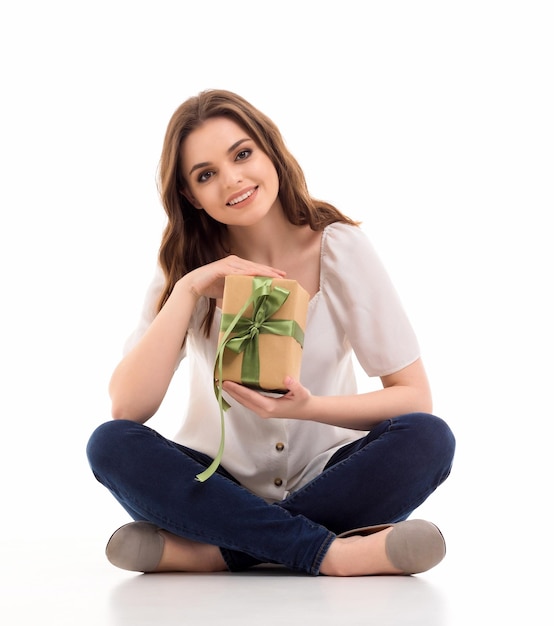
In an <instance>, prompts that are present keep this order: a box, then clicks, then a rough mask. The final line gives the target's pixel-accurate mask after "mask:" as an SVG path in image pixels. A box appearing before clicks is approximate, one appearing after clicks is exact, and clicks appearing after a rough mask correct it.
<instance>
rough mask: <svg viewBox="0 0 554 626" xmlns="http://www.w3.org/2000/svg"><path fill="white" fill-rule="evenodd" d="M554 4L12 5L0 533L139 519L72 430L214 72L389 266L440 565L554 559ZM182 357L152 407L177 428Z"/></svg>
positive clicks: (143, 277)
mask: <svg viewBox="0 0 554 626" xmlns="http://www.w3.org/2000/svg"><path fill="white" fill-rule="evenodd" d="M550 6H551V3H549V2H539V1H533V0H528V1H526V2H523V1H521V2H515V1H510V0H506V1H504V2H494V1H490V0H480V1H473V0H469V1H465V2H447V1H435V2H433V1H421V2H413V1H405V2H401V1H395V0H391V1H387V2H384V1H383V2H357V1H354V0H342V1H341V2H336V1H333V2H330V1H328V0H318V1H315V0H314V1H312V2H308V1H302V0H281V1H280V2H279V3H273V2H272V3H264V2H261V1H250V0H241V1H240V2H227V1H221V0H212V1H210V2H200V1H198V2H188V1H187V2H185V1H184V0H183V1H181V2H178V1H169V0H156V1H155V2H154V1H151V2H147V1H144V2H130V1H129V2H123V1H118V0H112V1H111V2H106V1H102V0H97V1H96V2H69V1H68V2H62V1H59V0H58V1H56V0H52V1H50V2H39V1H28V2H25V1H22V2H18V3H6V4H3V5H2V8H1V9H0V58H1V78H0V81H1V87H2V90H1V91H2V94H3V95H2V96H1V97H0V107H1V116H0V159H1V163H0V166H1V170H0V176H1V183H0V209H1V210H0V254H1V271H2V294H3V295H2V305H1V309H0V310H1V315H2V318H1V324H0V359H1V368H2V371H1V378H0V385H1V408H2V431H1V432H2V436H1V439H0V442H1V443H0V446H1V449H0V471H1V476H2V516H1V524H2V527H1V530H2V534H3V536H4V537H10V538H13V540H14V541H18V537H29V536H31V537H33V538H35V539H36V538H37V537H39V538H40V537H42V536H44V537H50V538H55V537H59V536H62V535H63V536H67V535H70V536H71V535H73V536H75V537H76V538H79V537H86V536H88V537H95V538H96V537H100V538H101V539H102V540H104V539H107V537H108V535H109V533H110V532H111V531H112V530H113V529H115V527H116V526H118V525H119V524H120V523H123V522H125V521H126V520H127V518H126V516H125V514H124V513H123V511H122V510H121V509H120V508H119V507H118V505H117V504H116V503H115V502H112V501H111V497H110V496H109V494H108V492H107V491H105V490H104V488H103V487H101V486H100V485H99V484H97V483H96V482H95V480H94V478H93V477H92V474H91V473H90V470H89V468H88V465H87V462H86V457H85V445H86V441H87V439H88V436H89V435H90V433H91V432H92V430H93V429H94V428H95V426H96V425H98V424H99V423H101V422H102V421H105V420H107V419H109V402H108V396H107V391H106V389H107V382H108V379H109V376H110V374H111V371H112V369H113V367H114V366H115V364H116V363H117V361H118V359H119V358H120V353H121V347H122V344H123V342H124V340H125V338H126V336H127V335H128V333H130V332H131V330H132V329H133V326H134V324H135V322H136V321H137V317H138V314H139V310H140V307H141V304H142V298H143V295H144V290H145V288H146V286H147V284H148V282H149V280H150V277H151V274H152V271H153V268H154V263H155V258H156V253H157V248H158V245H159V241H160V236H161V231H162V229H163V226H164V213H163V210H162V208H161V205H160V202H159V199H158V195H157V189H156V170H157V164H158V158H159V155H160V151H161V145H162V140H163V135H164V132H165V128H166V125H167V122H168V120H169V117H170V116H171V114H172V113H173V111H174V110H175V108H176V107H177V106H178V105H179V104H180V103H181V102H182V101H183V100H185V99H186V98H188V97H189V96H191V95H194V94H196V93H197V92H199V91H201V90H203V89H205V88H210V87H218V88H225V89H230V90H233V91H236V92H238V93H240V94H241V95H243V96H245V97H246V98H247V99H249V100H250V101H251V102H252V103H253V104H254V105H256V106H257V107H258V108H260V109H261V110H262V111H264V112H266V113H267V114H268V115H269V116H270V117H272V118H273V120H274V121H275V122H276V123H277V124H278V126H279V127H280V129H281V131H282V133H283V135H284V137H285V140H286V142H287V144H288V145H289V147H290V148H291V150H292V152H293V153H294V154H295V156H296V157H297V158H298V160H299V162H300V164H301V165H302V166H303V168H304V171H305V174H306V177H307V180H308V183H309V187H310V190H311V192H312V195H315V196H317V197H321V198H323V199H326V200H328V201H330V202H332V203H334V204H335V205H336V206H338V208H339V209H341V210H342V211H343V212H344V213H346V214H348V215H350V216H352V217H354V218H356V219H360V220H363V228H364V230H365V231H366V232H367V233H368V235H369V236H370V238H371V240H372V242H373V243H374V245H375V247H376V248H377V250H378V252H379V253H380V255H381V257H382V258H383V260H384V262H385V264H386V266H387V267H388V269H389V272H390V274H391V276H392V278H393V280H394V282H395V284H396V286H397V288H398V291H399V292H400V294H401V296H402V299H403V301H404V303H405V306H406V309H407V310H408V313H409V315H410V317H411V319H412V322H413V324H414V326H415V329H416V331H417V334H418V336H419V339H420V343H421V345H422V349H423V356H424V361H425V363H426V366H427V369H428V373H429V376H430V378H431V382H432V385H433V389H434V397H435V412H436V413H437V414H439V415H441V416H442V417H444V418H445V419H447V420H448V421H449V423H450V424H451V426H452V428H453V429H454V431H455V433H456V435H457V439H458V452H457V457H456V461H455V465H454V470H453V473H452V476H451V478H450V479H449V481H447V483H445V485H444V486H443V487H441V488H440V489H439V491H438V492H437V493H436V494H435V495H434V496H432V498H431V499H430V500H429V501H428V502H427V503H426V504H424V505H423V507H422V508H421V511H420V512H419V513H420V514H421V515H422V516H426V517H429V518H430V519H433V520H434V521H436V522H437V523H439V524H440V525H441V527H442V528H443V529H444V530H445V533H447V534H448V536H449V537H450V538H451V539H450V552H451V555H450V563H451V565H450V566H451V567H457V566H460V564H463V565H464V567H466V568H468V569H467V570H466V571H467V572H468V575H470V570H471V567H475V568H477V569H478V568H480V567H482V565H481V563H480V559H481V558H482V556H483V555H484V554H486V555H487V558H489V559H491V555H492V557H493V560H494V568H498V569H499V570H504V571H506V570H507V569H509V571H512V572H514V573H515V574H516V575H517V574H521V573H523V572H530V571H534V570H535V567H538V566H539V565H540V563H541V562H542V561H543V560H546V563H550V562H551V561H552V553H551V552H550V556H549V557H548V556H547V555H546V554H545V552H546V551H551V550H552V545H551V543H548V541H550V540H549V539H548V538H547V537H543V535H542V534H541V533H542V530H541V529H542V527H543V524H544V523H545V521H546V519H547V515H548V512H547V507H546V505H547V503H548V501H549V500H550V499H551V495H550V494H551V490H552V487H551V484H550V483H551V477H552V463H551V456H550V449H551V445H550V440H549V432H550V424H551V421H552V417H553V410H552V388H553V385H552V380H553V375H554V371H553V369H554V368H553V367H552V360H551V354H552V348H553V333H552V319H553V313H554V311H553V305H552V269H553V260H554V259H553V255H552V241H551V240H552V231H553V229H552V226H551V215H552V212H553V209H554V193H553V173H554V155H553V150H554V148H553V146H554V123H553V119H554V116H553V113H552V111H554V89H553V69H554V68H553V58H554V57H553V55H554V46H553V37H552V32H553V27H554V22H553V19H552V15H551V12H550ZM184 370H186V366H185V367H184V368H183V371H180V372H179V373H178V375H177V378H176V380H175V383H176V384H175V385H174V386H173V387H172V389H171V390H170V394H169V396H168V398H167V400H166V402H165V403H164V406H163V407H162V409H161V411H160V414H159V415H158V416H156V417H155V418H153V419H152V420H151V422H150V424H151V425H152V426H153V427H156V428H158V429H159V430H160V431H161V432H163V433H164V434H166V435H168V436H171V435H172V434H173V433H174V432H175V430H176V429H177V425H178V423H179V420H180V418H181V415H182V413H183V407H184V403H185V402H186V396H187V391H186V384H185V383H186V376H185V375H186V371H184ZM545 541H546V543H545Z"/></svg>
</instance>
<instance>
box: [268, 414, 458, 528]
mask: <svg viewBox="0 0 554 626" xmlns="http://www.w3.org/2000/svg"><path fill="white" fill-rule="evenodd" d="M454 450H455V439H454V436H453V434H452V432H451V430H450V428H449V427H448V425H447V424H446V423H445V422H444V421H443V420H442V419H440V418H438V417H435V416H433V415H428V414H426V413H411V414H408V415H402V416H400V417H396V418H394V419H391V420H387V421H385V422H383V423H381V424H379V425H378V426H376V427H375V428H374V429H373V430H372V431H371V432H370V433H369V434H368V435H367V436H366V437H363V438H362V439H359V440H358V441H355V442H353V443H350V444H347V445H346V446H344V447H343V448H341V449H340V450H339V451H338V452H337V453H336V454H335V455H334V456H333V457H332V458H331V459H330V461H329V463H328V464H327V466H326V468H325V469H324V471H323V472H322V473H321V474H320V475H319V476H318V477H316V478H315V479H314V480H312V481H311V482H310V483H308V484H307V485H306V486H304V487H303V488H301V489H299V490H298V491H296V492H294V493H293V494H291V495H290V496H289V497H288V498H286V499H285V500H283V502H280V503H279V506H280V507H282V508H283V509H285V510H287V511H288V512H289V513H291V514H293V515H305V516H306V517H307V518H308V519H310V520H312V521H313V522H316V523H318V524H321V525H323V526H325V527H326V528H328V529H329V530H331V531H333V532H334V533H337V534H339V533H341V532H344V531H346V530H351V529H353V528H358V527H360V526H371V525H374V524H387V523H393V522H398V521H401V520H404V519H406V518H407V517H408V516H409V515H410V513H412V511H413V510H414V509H416V508H417V507H418V506H419V505H420V504H421V503H422V502H424V501H425V500H426V499H427V498H428V497H429V495H431V493H432V492H433V491H435V489H436V488H437V487H438V486H439V485H440V484H441V483H442V482H443V481H444V480H445V479H446V478H447V477H448V475H449V473H450V469H451V467H452V460H453V457H454Z"/></svg>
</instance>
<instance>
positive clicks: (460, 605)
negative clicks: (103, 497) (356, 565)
mask: <svg viewBox="0 0 554 626" xmlns="http://www.w3.org/2000/svg"><path fill="white" fill-rule="evenodd" d="M104 539H105V538H104V537H94V538H88V539H86V540H83V539H81V540H77V539H75V540H69V541H68V542H66V544H65V545H62V541H61V540H59V539H56V538H53V537H52V538H51V539H43V540H41V541H35V542H25V541H23V540H21V539H17V540H12V541H9V540H5V541H3V542H2V543H0V549H1V562H2V574H1V575H0V583H1V586H0V599H1V603H0V607H1V608H0V623H2V624H4V625H6V626H8V625H9V626H16V625H19V624H24V625H31V624H32V625H36V626H40V625H41V624H48V625H56V626H62V625H66V624H67V625H71V626H89V625H91V626H92V625H94V626H104V625H105V626H124V625H125V626H127V625H129V626H131V625H132V626H139V625H141V624H145V625H156V626H157V625H164V626H165V625H167V626H171V625H177V624H179V625H182V624H199V625H202V626H209V625H211V624H218V625H219V624H222V623H224V624H227V625H230V626H231V625H233V624H237V625H240V626H248V625H250V624H252V625H253V624H256V625H258V624H264V625H267V626H271V625H273V624H279V625H281V626H282V625H283V624H290V625H291V626H295V625H296V624H299V623H308V624H317V625H327V624H329V625H331V624H332V625H333V626H337V625H343V624H376V625H378V626H388V625H391V626H393V625H394V626H399V625H404V624H409V625H413V626H420V625H421V626H453V625H456V626H458V625H460V626H461V625H463V626H474V625H481V624H483V625H487V626H489V625H490V624H501V623H504V622H507V621H508V620H509V621H510V623H514V624H522V623H528V624H529V625H532V626H540V625H543V624H544V625H550V626H552V624H554V612H553V610H552V607H551V605H550V603H549V597H548V596H547V595H546V593H547V592H549V591H550V590H549V588H547V586H548V584H549V582H548V577H551V574H550V572H549V571H547V572H545V573H542V572H541V571H540V566H541V564H540V558H539V559H538V561H537V563H538V566H539V567H538V568H537V570H536V571H529V570H528V569H527V570H526V569H523V568H521V567H520V566H519V565H517V564H516V561H515V560H514V561H513V567H512V568H510V567H509V563H510V560H511V558H512V557H510V556H509V555H508V558H507V559H506V560H505V561H504V562H496V563H495V559H496V558H497V557H495V556H494V555H495V553H494V551H493V552H491V553H489V555H487V554H486V553H485V552H483V549H482V547H483V546H481V547H479V549H478V550H476V551H475V552H474V551H473V550H472V546H471V541H470V542H468V544H467V545H466V546H464V545H463V544H459V545H458V546H455V545H454V546H451V549H450V550H449V554H448V555H447V558H446V559H445V561H443V563H441V564H440V565H439V566H437V567H436V568H435V569H434V570H432V571H430V572H427V573H425V574H420V575H419V576H412V577H368V578H348V579H344V578H343V579H339V578H326V577H307V576H302V575H298V574H292V573H289V572H287V571H285V570H281V569H258V570H252V571H250V572H247V573H242V574H228V573H221V574H203V575H196V574H150V575H144V574H134V573H131V572H125V571H121V570H118V569H116V568H114V567H112V566H111V565H110V564H109V563H108V562H107V561H106V560H105V558H104V555H103V549H104ZM515 545H517V546H518V547H517V552H514V557H513V558H514V559H516V558H520V557H521V551H522V550H523V549H525V546H524V545H523V546H522V544H521V542H519V541H518V542H517V543H515V544H514V546H515ZM514 546H512V549H513V548H514ZM506 565H508V567H506Z"/></svg>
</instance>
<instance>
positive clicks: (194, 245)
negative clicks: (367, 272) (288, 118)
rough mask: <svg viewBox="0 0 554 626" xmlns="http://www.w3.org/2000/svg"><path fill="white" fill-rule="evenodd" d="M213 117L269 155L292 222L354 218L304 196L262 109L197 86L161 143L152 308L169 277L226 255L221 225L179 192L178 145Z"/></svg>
mask: <svg viewBox="0 0 554 626" xmlns="http://www.w3.org/2000/svg"><path fill="white" fill-rule="evenodd" d="M214 117H225V118H228V119H230V120H232V121H233V122H235V123H236V124H238V125H239V126H240V127H241V128H242V129H243V130H244V131H245V133H246V134H247V135H249V136H250V137H251V138H252V139H253V141H254V142H255V143H256V144H257V145H258V147H259V148H260V149H261V150H263V151H264V152H265V153H266V155H267V156H268V157H269V158H270V159H271V161H272V163H273V165H274V166H275V168H276V170H277V174H278V177H279V199H280V201H281V204H282V207H283V210H284V212H285V215H286V217H287V219H288V220H289V221H290V222H291V223H292V224H296V225H299V226H300V225H305V224H309V226H310V228H311V229H312V230H314V231H317V230H323V229H324V228H325V227H326V226H327V225H329V224H331V223H333V222H345V223H348V224H353V225H357V224H358V222H355V221H354V220H352V219H350V218H349V217H347V216H345V215H343V214H342V213H341V212H340V211H339V210H338V209H336V208H335V207H334V206H333V205H331V204H329V203H327V202H323V201H321V200H316V199H315V198H312V197H311V196H310V194H309V193H308V188H307V185H306V180H305V177H304V173H303V171H302V169H301V167H300V165H299V164H298V162H297V161H296V159H295V158H294V157H293V156H292V154H291V153H290V152H289V150H288V149H287V147H286V146H285V142H284V140H283V138H282V136H281V133H280V132H279V129H278V128H277V126H276V125H275V124H274V123H273V122H272V121H271V120H270V119H269V118H268V117H267V116H266V115H264V114H263V113H262V112H261V111H259V110H258V109H256V108H255V107H254V106H252V105H251V104H250V103H249V102H247V101H246V100H245V99H244V98H242V97H241V96H239V95H237V94H235V93H232V92H230V91H226V90H222V89H208V90H206V91H202V92H201V93H200V94H198V95H197V96H193V97H192V98H189V99H188V100H186V101H185V102H183V104H181V106H179V108H178V109H177V110H176V111H175V113H174V114H173V115H172V117H171V119H170V121H169V124H168V127H167V131H166V134H165V139H164V143H163V148H162V155H161V159H160V164H159V172H158V187H159V193H160V196H161V201H162V204H163V207H164V210H165V212H166V213H167V218H168V221H167V225H166V227H165V230H164V233H163V237H162V242H161V245H160V251H159V262H160V265H161V267H162V269H163V272H164V274H165V280H166V282H165V287H164V289H163V291H162V294H161V296H160V300H159V302H158V310H160V309H161V308H162V307H163V305H164V304H165V302H166V300H167V298H168V297H169V295H170V293H171V291H172V290H173V287H174V286H175V283H176V282H177V281H178V280H179V279H180V278H181V277H182V276H184V275H185V274H186V273H187V272H190V271H191V270H194V269H196V268H197V267H200V266H202V265H205V264H207V263H211V262H212V261H216V260H218V259H221V258H223V257H224V256H226V255H227V253H226V251H225V247H224V244H223V242H224V235H225V231H226V228H227V226H226V225H225V224H221V223H220V222H217V221H216V220H214V219H212V218H211V217H210V216H209V215H208V214H207V213H206V212H205V211H202V210H198V209H197V208H195V207H194V206H193V205H192V204H191V203H190V202H189V201H188V200H187V198H186V197H185V195H184V194H183V190H184V189H185V188H186V182H185V179H184V177H183V174H182V163H181V146H182V145H183V142H184V141H185V140H186V138H187V137H188V135H189V134H190V133H191V132H192V131H193V130H195V129H197V128H198V127H199V126H201V125H202V124H203V123H204V122H205V121H206V120H208V119H210V118H214ZM214 310H215V300H210V305H209V309H208V312H207V314H206V317H205V318H204V321H203V326H204V331H205V333H206V334H209V329H210V325H211V322H212V319H213V315H214Z"/></svg>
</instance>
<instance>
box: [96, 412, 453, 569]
mask: <svg viewBox="0 0 554 626" xmlns="http://www.w3.org/2000/svg"><path fill="white" fill-rule="evenodd" d="M454 448H455V440H454V436H453V435H452V432H451V431H450V429H449V427H448V426H447V424H446V423H445V422H444V421H443V420H442V419H440V418H438V417H435V416H433V415H428V414H425V413H412V414H409V415H403V416H400V417H397V418H394V419H392V420H386V421H385V422H383V423H381V424H379V425H378V426H376V427H375V428H374V429H373V430H372V431H371V432H370V433H369V434H368V435H367V436H365V437H363V438H361V439H359V440H357V441H355V442H353V443H350V444H347V445H346V446H344V447H342V448H341V449H340V450H339V451H338V452H336V453H335V454H334V456H333V457H332V458H331V459H330V460H329V462H328V463H327V465H326V467H325V468H324V470H323V471H322V473H321V474H320V475H319V476H317V477H316V478H315V479H313V480H312V481H311V482H310V483H308V484H307V485H305V486H304V487H302V488H301V489H299V490H298V491H295V492H294V493H292V494H290V495H289V496H288V497H287V498H286V499H285V500H283V501H281V502H277V503H275V504H268V503H267V502H266V501H265V500H263V499H262V498H260V497H258V496H256V495H254V494H252V493H251V492H250V491H248V490H247V489H246V488H244V487H242V486H241V485H240V484H239V483H238V481H237V480H236V479H235V478H234V477H233V476H231V475H230V474H229V473H228V472H227V471H226V470H225V469H224V468H223V467H221V466H220V467H219V468H218V470H217V472H216V473H215V474H214V475H213V476H212V477H211V478H210V479H209V480H207V481H206V482H204V483H200V482H198V481H197V480H195V476H196V474H198V473H199V472H200V471H202V470H203V469H204V468H205V467H207V466H208V465H209V464H210V463H211V460H212V459H211V458H210V457H208V456H207V455H205V454H202V453H199V452H196V451H195V450H191V449H190V448H187V447H185V446H182V445H180V444H177V443H175V442H172V441H170V440H168V439H166V438H165V437H162V436H161V435H160V434H159V433H157V432H155V431H154V430H152V429H151V428H149V427H148V426H145V425H142V424H137V423H135V422H131V421H127V420H113V421H110V422H106V423H105V424H102V425H101V426H99V427H98V428H97V429H96V430H95V431H94V433H93V434H92V436H91V438H90V440H89V442H88V446H87V455H88V459H89V463H90V466H91V468H92V471H93V473H94V475H95V477H96V478H97V479H98V480H99V481H100V482H101V483H102V484H103V485H104V486H106V487H107V488H108V489H109V490H110V491H111V493H112V494H113V495H114V497H115V498H116V499H117V500H118V501H119V503H120V504H121V505H122V506H123V508H124V509H125V510H126V511H127V512H128V513H129V514H130V516H131V517H132V518H133V519H135V520H147V521H150V522H153V523H154V524H156V525H158V526H159V527H161V528H164V529H165V530H168V531H169V532H171V533H174V534H175V535H180V536H182V537H187V538H189V539H192V540H195V541H200V542H203V543H209V544H213V545H216V546H219V548H220V550H221V553H222V555H223V558H224V560H225V562H226V564H227V567H228V568H229V570H231V571H240V570H243V569H246V568H248V567H251V566H253V565H256V564H259V563H278V564H281V565H284V566H285V567H287V568H289V569H291V570H294V571H299V572H305V573H308V574H312V575H317V574H318V573H319V568H320V565H321V562H322V560H323V558H324V556H325V554H326V552H327V550H328V548H329V546H330V544H331V543H332V541H333V540H334V539H335V536H336V534H338V533H341V532H343V531H346V530H350V529H352V528H357V527H359V526H368V525H373V524H381V523H391V522H398V521H401V520H404V519H406V518H407V517H408V516H409V515H410V513H411V512H412V511H413V510H414V509H415V508H417V507H418V506H419V505H420V504H421V503H422V502H423V501H424V500H425V499H426V498H427V497H428V496H429V495H430V494H431V493H432V492H433V491H434V490H435V489H436V488H437V487H438V486H439V485H440V484H441V483H442V482H443V481H444V480H445V479H446V478H447V476H448V474H449V473H450V468H451V466H452V460H453V457H454Z"/></svg>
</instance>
